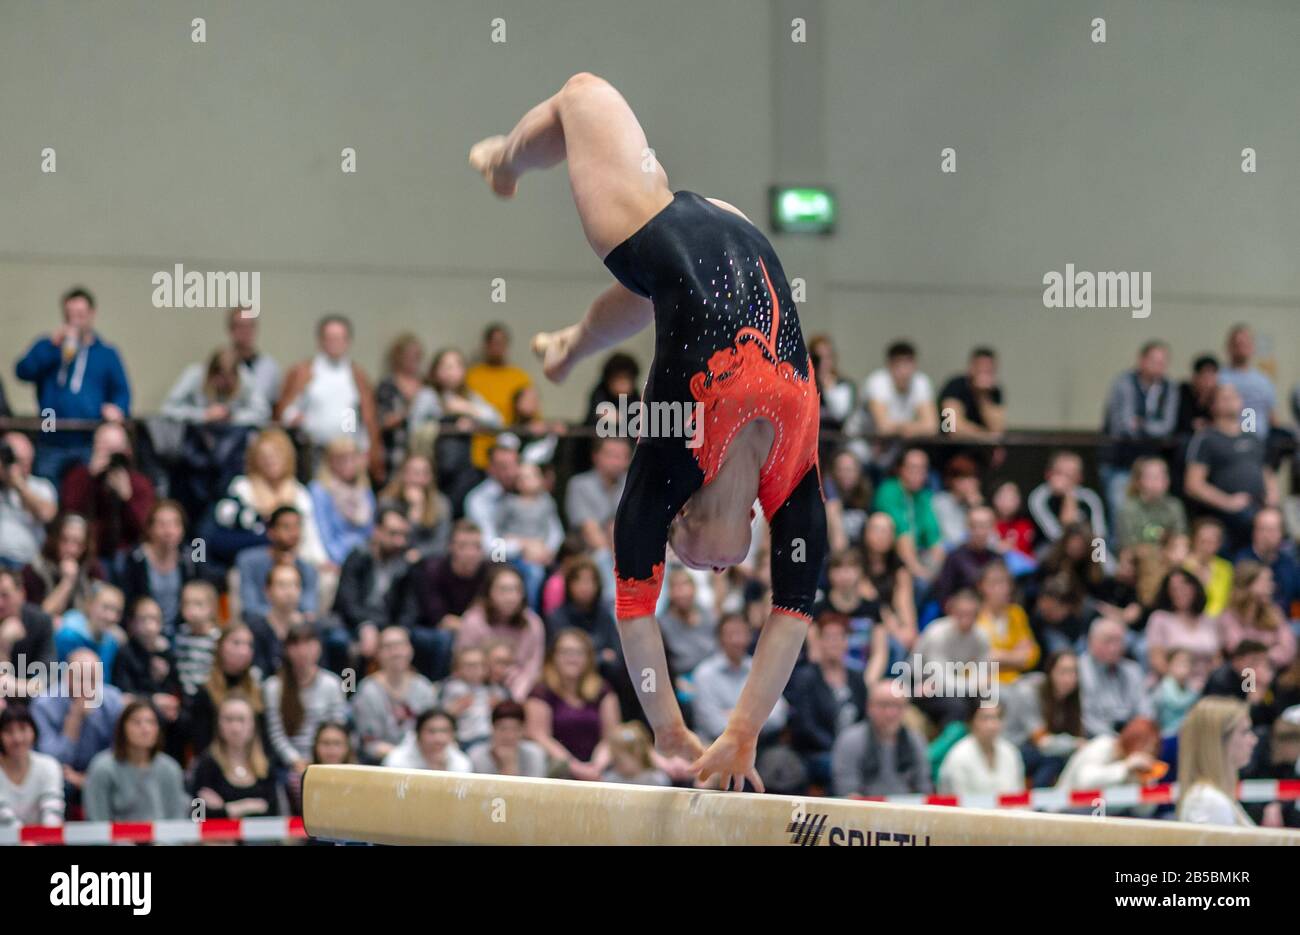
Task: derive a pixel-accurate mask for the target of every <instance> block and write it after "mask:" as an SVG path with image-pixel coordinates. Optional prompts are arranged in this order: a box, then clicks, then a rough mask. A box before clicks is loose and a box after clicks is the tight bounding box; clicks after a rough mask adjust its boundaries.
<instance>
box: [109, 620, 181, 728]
mask: <svg viewBox="0 0 1300 935" xmlns="http://www.w3.org/2000/svg"><path fill="white" fill-rule="evenodd" d="M126 634H127V640H126V642H125V643H123V644H122V648H121V649H120V650H119V651H118V654H117V658H116V659H115V660H114V662H113V669H112V672H113V684H114V685H116V686H117V688H118V689H119V690H120V691H121V692H122V693H123V694H124V695H129V696H131V697H132V698H137V699H139V700H141V701H148V702H150V703H151V704H153V706H154V708H155V709H156V710H157V711H158V713H159V716H161V717H162V718H163V719H164V720H166V721H168V722H174V721H175V720H176V717H177V715H178V714H179V713H180V696H181V682H180V677H179V676H178V675H177V674H176V662H175V660H174V659H173V658H172V651H171V642H170V641H169V640H168V639H167V637H166V636H164V635H163V618H162V610H161V609H160V608H159V607H158V602H157V601H155V600H154V599H153V598H152V597H138V598H136V600H135V603H133V604H132V605H131V614H130V617H129V619H128V620H127V624H126Z"/></svg>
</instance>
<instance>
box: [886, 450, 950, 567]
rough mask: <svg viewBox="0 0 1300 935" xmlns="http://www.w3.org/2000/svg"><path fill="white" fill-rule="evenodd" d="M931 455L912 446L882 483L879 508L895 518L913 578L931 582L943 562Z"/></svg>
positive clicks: (901, 551) (900, 550)
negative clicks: (931, 476) (933, 490)
mask: <svg viewBox="0 0 1300 935" xmlns="http://www.w3.org/2000/svg"><path fill="white" fill-rule="evenodd" d="M929 477H930V458H929V456H928V455H927V454H926V453H925V452H924V451H922V450H921V449H920V448H909V449H908V450H907V451H905V452H904V453H903V456H902V458H901V459H900V460H899V462H898V474H897V476H895V477H891V478H889V479H888V480H887V481H885V482H884V483H882V484H881V485H880V489H879V490H878V491H877V492H876V509H877V510H879V511H881V512H882V513H887V514H888V515H889V517H890V518H891V519H893V521H894V529H895V535H896V537H897V546H898V554H899V557H900V558H901V559H902V560H903V564H904V565H905V566H906V567H907V570H908V571H910V572H911V573H912V576H913V577H914V578H919V579H921V580H923V581H929V580H930V579H931V578H933V577H934V575H935V573H936V572H937V571H938V570H939V564H940V562H942V561H943V557H944V548H943V534H942V531H941V530H940V529H939V520H938V517H936V516H935V515H934V506H933V503H932V496H931V493H930V488H929V486H928V484H929Z"/></svg>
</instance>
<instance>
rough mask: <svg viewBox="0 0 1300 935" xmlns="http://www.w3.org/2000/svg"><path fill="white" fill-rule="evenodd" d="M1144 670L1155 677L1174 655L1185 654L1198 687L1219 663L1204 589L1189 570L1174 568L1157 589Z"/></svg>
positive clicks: (1166, 668) (1216, 632)
mask: <svg viewBox="0 0 1300 935" xmlns="http://www.w3.org/2000/svg"><path fill="white" fill-rule="evenodd" d="M1146 644H1147V667H1148V668H1149V669H1150V670H1151V671H1152V672H1153V673H1154V674H1155V675H1157V676H1163V675H1165V674H1166V673H1167V672H1168V671H1169V659H1170V657H1171V656H1172V655H1173V654H1174V653H1176V652H1180V651H1181V652H1185V653H1187V654H1188V661H1189V662H1190V663H1191V668H1192V675H1193V679H1194V681H1195V683H1196V684H1197V685H1204V684H1205V680H1206V678H1208V677H1209V675H1210V670H1212V669H1213V668H1214V667H1215V666H1216V665H1218V660H1219V630H1218V627H1217V626H1216V624H1215V620H1214V617H1212V616H1210V615H1209V614H1207V613H1206V612H1205V589H1204V588H1203V587H1201V582H1200V579H1199V578H1197V577H1196V576H1195V575H1193V574H1192V573H1191V572H1190V571H1187V570H1185V569H1182V568H1175V569H1174V570H1173V571H1171V572H1170V573H1169V574H1168V575H1167V576H1166V577H1165V580H1164V583H1163V584H1162V585H1161V586H1160V594H1159V595H1158V596H1157V598H1156V609H1155V610H1154V611H1152V613H1151V617H1150V619H1148V620H1147V628H1146Z"/></svg>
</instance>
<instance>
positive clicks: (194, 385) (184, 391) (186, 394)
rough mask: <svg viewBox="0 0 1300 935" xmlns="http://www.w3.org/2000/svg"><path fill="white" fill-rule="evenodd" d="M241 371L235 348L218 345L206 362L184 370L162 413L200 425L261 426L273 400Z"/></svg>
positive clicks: (163, 405) (191, 365) (267, 416)
mask: <svg viewBox="0 0 1300 935" xmlns="http://www.w3.org/2000/svg"><path fill="white" fill-rule="evenodd" d="M242 372H243V367H242V366H241V365H240V359H239V355H238V354H237V353H236V352H235V351H234V349H233V348H228V347H223V348H218V349H217V350H215V351H213V352H212V356H210V357H209V358H208V362H207V364H206V365H204V364H190V365H189V366H188V367H186V368H185V369H184V370H183V371H181V375H180V377H179V379H177V381H176V382H175V383H174V384H173V385H172V388H171V391H170V392H169V393H168V394H167V398H166V399H165V400H163V404H162V410H161V412H162V414H163V416H164V417H165V418H168V419H174V420H176V421H177V422H189V423H195V424H199V425H213V424H216V425H243V426H248V425H261V424H262V423H263V422H265V421H266V420H267V419H268V418H270V416H271V402H270V400H268V399H267V398H266V397H265V396H263V395H262V392H261V390H259V389H258V387H257V384H256V383H254V382H252V381H249V380H245V379H244V378H243V376H242Z"/></svg>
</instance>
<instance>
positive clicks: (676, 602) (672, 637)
mask: <svg viewBox="0 0 1300 935" xmlns="http://www.w3.org/2000/svg"><path fill="white" fill-rule="evenodd" d="M667 578H668V586H667V587H666V588H665V589H664V590H665V591H667V592H668V606H667V608H666V609H665V610H664V612H663V613H661V614H659V615H658V619H659V631H660V633H662V634H663V638H664V649H665V650H666V651H667V653H668V668H669V670H671V671H672V672H673V673H674V674H676V675H678V676H683V675H689V674H690V673H692V672H694V671H695V667H696V666H698V665H699V664H700V663H701V662H703V661H704V660H705V659H706V658H708V657H709V656H711V655H712V654H713V653H715V652H717V650H718V629H717V625H716V624H715V623H714V618H713V614H712V613H710V612H709V611H708V610H706V609H705V608H702V607H700V605H699V602H698V601H696V599H695V579H694V578H692V577H691V573H690V572H689V571H688V570H687V569H685V568H683V567H681V566H680V565H679V566H677V567H676V568H674V569H673V570H672V571H670V572H668V575H667Z"/></svg>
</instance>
